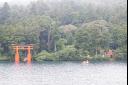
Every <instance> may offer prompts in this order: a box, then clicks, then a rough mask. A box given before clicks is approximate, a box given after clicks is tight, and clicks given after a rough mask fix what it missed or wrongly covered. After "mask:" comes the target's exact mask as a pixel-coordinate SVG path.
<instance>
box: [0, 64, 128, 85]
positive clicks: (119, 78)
mask: <svg viewBox="0 0 128 85" xmlns="http://www.w3.org/2000/svg"><path fill="white" fill-rule="evenodd" d="M0 85H127V64H126V63H119V62H118V63H112V62H107V63H89V64H81V63H79V62H61V63H60V62H57V63H56V62H45V63H32V64H31V65H27V64H24V63H21V64H19V65H15V64H14V63H6V62H4V63H3V62H2V63H0Z"/></svg>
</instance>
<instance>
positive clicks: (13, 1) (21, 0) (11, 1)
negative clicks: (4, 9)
mask: <svg viewBox="0 0 128 85" xmlns="http://www.w3.org/2000/svg"><path fill="white" fill-rule="evenodd" d="M31 1H36V0H0V4H3V3H4V2H8V3H9V4H25V5H26V4H28V3H30V2H31Z"/></svg>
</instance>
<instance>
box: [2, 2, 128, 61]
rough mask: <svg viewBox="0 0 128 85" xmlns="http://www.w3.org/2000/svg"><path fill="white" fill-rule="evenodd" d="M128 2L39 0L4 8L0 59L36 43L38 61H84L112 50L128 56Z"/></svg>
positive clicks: (118, 56) (4, 6)
mask: <svg viewBox="0 0 128 85" xmlns="http://www.w3.org/2000/svg"><path fill="white" fill-rule="evenodd" d="M126 2H127V1H126V0H116V1H115V0H90V2H89V1H88V0H79V1H78V0H56V1H52V0H51V1H50V0H48V1H42V0H38V1H35V2H31V3H30V4H28V5H26V6H24V5H9V3H7V2H5V3H4V4H3V5H2V6H0V56H12V55H13V52H11V49H10V45H11V44H13V43H18V44H35V49H34V51H33V56H35V57H34V58H35V60H82V59H85V58H86V56H87V55H91V57H94V56H95V55H97V54H98V55H102V54H103V52H101V51H102V50H107V49H112V50H114V51H115V53H116V55H115V56H116V58H117V59H118V58H119V59H126V58H127V57H126V55H127V4H126Z"/></svg>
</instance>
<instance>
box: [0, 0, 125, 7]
mask: <svg viewBox="0 0 128 85" xmlns="http://www.w3.org/2000/svg"><path fill="white" fill-rule="evenodd" d="M33 1H38V0H0V5H3V3H4V2H8V3H9V5H28V4H29V3H30V2H33ZM40 1H44V2H46V3H47V2H58V1H62V0H40ZM65 1H66V0H65ZM67 1H71V0H67ZM72 1H77V2H81V3H91V4H95V5H101V6H102V5H108V6H109V5H110V6H111V5H120V4H122V5H127V0H72ZM122 2H123V3H122Z"/></svg>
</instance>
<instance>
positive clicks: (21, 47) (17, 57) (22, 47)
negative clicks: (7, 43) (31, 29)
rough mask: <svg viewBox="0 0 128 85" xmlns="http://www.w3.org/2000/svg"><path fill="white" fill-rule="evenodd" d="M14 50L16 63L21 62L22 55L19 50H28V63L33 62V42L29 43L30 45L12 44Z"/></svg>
mask: <svg viewBox="0 0 128 85" xmlns="http://www.w3.org/2000/svg"><path fill="white" fill-rule="evenodd" d="M12 48H13V50H15V63H19V62H20V55H19V50H27V51H28V54H27V63H31V59H32V55H31V50H32V49H33V44H28V45H18V44H12Z"/></svg>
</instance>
